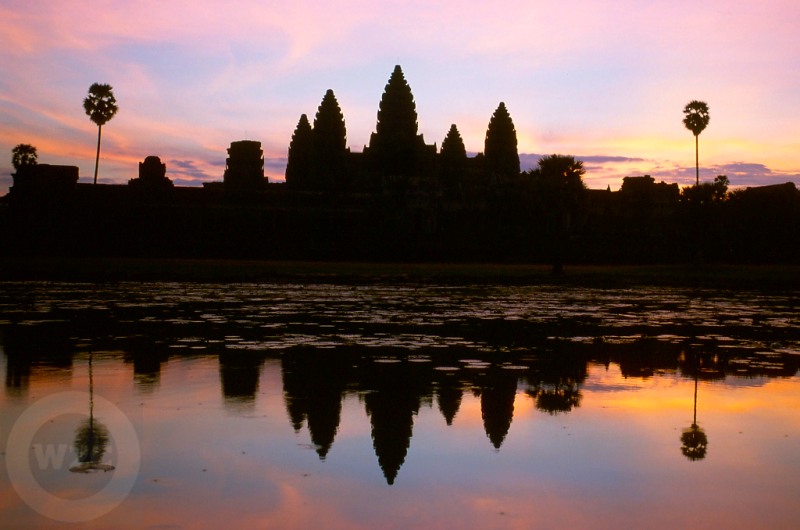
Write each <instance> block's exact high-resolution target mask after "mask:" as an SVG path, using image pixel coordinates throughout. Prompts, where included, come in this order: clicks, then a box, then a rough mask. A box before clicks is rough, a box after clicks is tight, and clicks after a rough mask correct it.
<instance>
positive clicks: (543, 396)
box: [527, 377, 583, 416]
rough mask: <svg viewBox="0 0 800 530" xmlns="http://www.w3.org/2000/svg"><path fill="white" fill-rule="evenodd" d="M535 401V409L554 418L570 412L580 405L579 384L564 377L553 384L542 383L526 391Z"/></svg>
mask: <svg viewBox="0 0 800 530" xmlns="http://www.w3.org/2000/svg"><path fill="white" fill-rule="evenodd" d="M527 394H528V395H529V396H531V397H532V398H534V399H535V400H536V408H537V409H539V410H542V411H544V412H547V413H548V414H550V415H551V416H555V415H556V414H559V413H561V412H570V411H571V410H572V409H574V408H577V407H579V406H580V404H581V398H582V397H583V396H582V395H581V392H580V384H579V383H578V382H577V381H575V380H573V379H572V378H569V377H565V378H563V379H559V380H558V381H556V382H555V383H550V384H546V383H542V384H539V385H537V386H536V387H535V388H531V389H529V390H528V391H527Z"/></svg>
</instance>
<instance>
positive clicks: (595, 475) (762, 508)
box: [0, 357, 800, 528]
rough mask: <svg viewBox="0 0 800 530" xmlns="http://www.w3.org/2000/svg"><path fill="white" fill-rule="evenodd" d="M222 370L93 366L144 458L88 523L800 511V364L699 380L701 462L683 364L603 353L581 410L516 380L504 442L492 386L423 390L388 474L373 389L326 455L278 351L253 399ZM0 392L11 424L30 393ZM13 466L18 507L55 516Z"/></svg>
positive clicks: (69, 383)
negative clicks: (229, 397) (537, 403)
mask: <svg viewBox="0 0 800 530" xmlns="http://www.w3.org/2000/svg"><path fill="white" fill-rule="evenodd" d="M218 370H219V365H218V362H217V359H216V358H215V357H196V358H172V359H171V360H170V361H169V362H167V363H166V364H164V365H162V370H161V377H160V381H159V383H158V385H157V386H156V387H155V388H153V389H151V391H149V392H146V393H143V392H140V391H139V390H137V389H136V387H135V386H134V383H133V374H132V371H131V366H130V365H124V364H122V363H121V362H119V361H115V360H113V359H105V360H103V361H102V362H98V363H97V364H95V371H94V382H95V392H97V393H98V394H99V395H103V396H105V397H107V398H109V399H111V400H112V401H114V402H115V403H118V406H119V407H120V408H121V409H122V410H124V411H125V412H126V414H128V415H129V416H130V417H131V418H132V420H133V422H134V423H135V424H136V426H137V432H139V434H140V438H141V440H140V443H141V448H142V462H141V467H140V473H139V479H138V481H137V483H136V486H135V487H134V491H133V492H132V493H131V495H130V496H129V497H128V498H127V499H126V501H125V502H124V503H123V504H122V505H121V506H120V507H119V508H117V509H116V510H115V511H113V512H111V514H109V515H108V516H105V517H104V518H101V519H99V520H97V521H94V522H93V523H92V524H89V525H88V527H92V526H93V525H94V526H98V527H107V526H115V527H116V526H118V523H123V526H124V524H128V525H130V526H133V527H144V526H148V525H153V526H164V527H170V526H173V525H174V526H191V527H199V528H219V527H232V526H235V527H255V528H259V527H268V528H276V527H280V528H311V527H315V528H316V527H325V528H376V527H382V528H387V527H388V528H391V527H397V528H401V527H402V528H410V527H423V526H424V527H442V528H444V527H448V528H450V527H460V528H490V527H495V528H496V527H503V528H554V527H559V528H562V527H598V526H599V527H609V528H611V527H638V528H642V527H647V528H675V527H684V528H685V527H724V528H753V527H770V528H780V527H789V526H790V525H791V524H792V523H793V522H794V521H796V520H797V517H798V516H800V507H798V505H797V503H796V499H795V494H796V492H797V491H798V486H800V483H798V481H799V480H800V479H798V477H799V476H800V460H798V459H797V454H798V452H797V439H798V438H799V437H800V421H799V420H798V417H800V415H798V414H797V413H798V408H800V405H798V403H797V393H798V389H799V388H800V387H798V384H799V383H800V381H799V380H798V379H797V377H793V378H782V379H769V380H764V382H763V383H764V384H763V385H760V386H750V387H740V388H735V389H734V388H732V387H731V386H729V385H727V384H725V383H724V382H714V383H707V382H702V381H701V382H700V384H699V388H698V423H699V424H700V426H701V427H702V428H703V429H704V430H705V432H706V433H707V435H708V438H709V450H708V456H707V457H706V458H705V459H704V460H702V461H699V462H689V461H688V460H686V459H685V458H684V457H683V456H682V455H681V451H680V433H681V431H682V429H685V428H687V427H688V426H689V425H690V424H691V422H692V410H693V395H694V382H693V381H692V380H691V379H685V378H679V377H677V376H676V375H674V374H664V375H659V376H655V377H651V378H648V379H640V378H627V379H624V378H623V377H622V376H621V374H620V372H619V369H618V367H617V366H616V365H614V364H611V365H610V366H609V367H608V368H606V367H605V366H603V365H590V366H589V376H588V378H587V381H586V385H585V386H584V387H583V388H582V390H581V392H582V394H583V399H582V401H581V405H580V407H579V408H576V409H574V410H573V411H572V412H570V413H566V414H558V415H549V414H547V413H545V412H542V411H539V410H537V409H536V408H535V407H534V404H533V400H532V399H531V398H530V397H528V396H527V395H526V394H525V393H524V388H525V386H524V384H520V386H519V389H518V392H517V395H516V400H515V406H514V419H513V423H512V424H511V428H510V430H509V432H508V435H507V436H506V438H505V441H504V443H503V445H502V447H501V448H500V449H499V451H496V450H495V449H494V447H493V446H492V444H491V442H490V441H489V439H488V438H487V436H486V434H485V432H484V428H483V420H482V418H481V409H480V398H479V397H476V396H474V395H473V394H472V393H471V392H465V393H464V395H463V397H462V402H461V406H460V408H459V411H458V414H457V415H456V417H455V419H454V421H453V424H452V426H450V427H448V426H446V423H445V421H444V418H443V417H442V415H441V413H440V412H439V410H438V406H437V404H436V401H435V398H434V400H433V402H432V403H426V402H424V401H423V404H422V406H421V408H420V410H419V413H418V415H416V416H415V418H414V430H413V437H412V439H411V444H410V448H409V450H408V453H407V455H406V458H405V462H404V464H403V466H402V467H401V468H400V471H399V473H398V476H397V480H396V482H395V484H394V485H393V486H387V485H386V482H385V479H384V477H383V476H382V472H381V469H380V467H379V466H378V461H377V457H376V455H375V450H374V448H373V445H372V440H371V438H370V420H369V418H368V417H367V415H366V413H365V410H364V402H363V399H362V398H359V397H358V396H356V395H354V394H347V396H346V398H345V399H344V401H343V406H342V414H341V422H340V425H339V429H338V432H337V435H336V439H335V441H334V443H333V446H332V447H331V450H330V452H329V453H328V455H327V458H326V459H325V461H321V460H320V459H319V457H318V455H317V454H316V452H315V451H314V449H313V447H312V446H311V443H310V438H309V433H308V430H307V426H305V425H304V426H303V428H302V429H301V430H300V432H299V433H295V432H294V431H293V428H292V426H291V423H290V421H289V417H288V415H287V412H286V409H285V406H284V401H283V386H282V379H281V367H280V363H279V362H278V361H271V360H268V361H266V362H265V363H264V365H263V367H262V368H261V372H260V373H261V376H260V382H259V390H258V393H257V395H256V397H255V402H254V404H253V406H252V407H250V408H247V409H240V408H231V407H229V406H228V405H227V404H226V402H225V400H224V398H223V396H222V390H221V386H220V376H219V371H218ZM54 381H56V382H55V383H54V382H50V383H48V382H47V377H46V376H45V375H43V374H40V376H38V377H37V378H34V379H33V380H32V381H31V386H30V387H29V399H30V400H34V399H36V398H37V397H40V396H42V395H46V394H49V393H52V392H55V391H59V390H63V389H66V388H73V389H81V388H83V387H84V386H85V385H86V383H87V379H86V364H85V360H81V359H77V360H76V361H75V363H74V368H73V375H72V377H71V379H68V380H64V379H61V380H57V379H56V380H54ZM0 400H2V401H0V411H2V412H0V414H2V416H0V417H1V418H2V421H3V433H4V436H5V435H6V434H5V433H7V432H8V429H9V422H10V421H11V419H12V418H13V416H14V415H16V414H19V413H20V411H21V410H23V409H24V407H25V401H24V400H23V399H22V398H13V397H8V396H5V395H4V396H3V397H0ZM112 436H113V433H112ZM9 457H11V455H6V456H5V458H9ZM2 462H4V460H3V461H2ZM0 477H2V478H1V479H0V493H2V495H0V499H1V500H0V508H2V511H3V514H4V518H5V517H6V516H7V517H9V519H5V520H9V521H11V520H14V519H15V518H19V520H20V521H22V522H29V523H31V524H40V523H46V522H47V521H43V520H41V519H38V518H36V517H35V515H33V514H32V513H30V511H29V510H27V509H26V508H25V506H24V505H21V503H20V501H19V499H18V497H17V496H16V494H15V493H14V492H13V490H11V488H10V486H9V484H8V483H7V482H6V481H7V479H6V474H5V472H2V473H0Z"/></svg>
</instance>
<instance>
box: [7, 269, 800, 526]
mask: <svg viewBox="0 0 800 530" xmlns="http://www.w3.org/2000/svg"><path fill="white" fill-rule="evenodd" d="M798 300H799V298H798V295H797V293H795V292H759V291H747V292H740V291H720V290H702V289H681V288H637V289H588V288H578V287H557V286H555V287H554V286H502V285H471V286H462V287H458V286H452V285H429V284H411V283H405V284H372V285H335V284H296V285H293V284H196V283H114V284H111V283H109V284H101V285H92V284H69V283H44V282H42V283H35V282H34V283H30V282H20V283H2V284H0V344H1V345H2V351H1V352H0V371H2V377H3V379H2V380H3V381H4V391H3V392H2V393H0V451H2V455H0V468H2V469H0V492H1V493H0V515H2V517H0V521H1V522H0V526H3V527H5V526H8V527H14V528H17V527H23V528H24V527H30V528H42V527H45V528H47V527H53V528H58V527H64V526H69V527H80V528H108V527H114V528H120V527H122V528H125V527H128V528H148V527H152V528H184V527H185V528H222V527H228V528H245V527H253V528H348V529H350V528H365V529H366V528H520V529H522V528H525V529H528V528H544V529H549V528H620V527H624V528H748V529H749V528H796V527H797V522H798V521H800V503H798V502H797V496H798V493H800V414H798V412H799V411H800V376H798V370H799V369H800V316H798V315H799V314H800V313H799V312H798Z"/></svg>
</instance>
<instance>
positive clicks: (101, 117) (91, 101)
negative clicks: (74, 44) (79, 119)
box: [83, 83, 119, 184]
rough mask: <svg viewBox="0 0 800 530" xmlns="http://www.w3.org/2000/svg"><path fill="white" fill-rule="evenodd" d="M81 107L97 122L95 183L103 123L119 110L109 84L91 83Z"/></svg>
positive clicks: (95, 180)
mask: <svg viewBox="0 0 800 530" xmlns="http://www.w3.org/2000/svg"><path fill="white" fill-rule="evenodd" d="M83 109H84V110H85V111H86V114H87V115H88V116H89V119H91V120H92V121H93V122H94V123H96V124H97V157H96V158H95V161H94V183H95V184H97V168H98V166H99V164H100V135H101V133H102V130H103V125H105V124H106V123H108V121H109V120H110V119H111V118H113V117H114V115H115V114H116V113H117V111H118V110H119V107H117V100H116V98H114V92H113V91H112V88H111V85H106V84H101V83H93V84H92V86H90V87H89V94H88V95H87V96H86V99H84V100H83Z"/></svg>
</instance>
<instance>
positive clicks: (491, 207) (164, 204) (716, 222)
mask: <svg viewBox="0 0 800 530" xmlns="http://www.w3.org/2000/svg"><path fill="white" fill-rule="evenodd" d="M346 138H347V137H346V126H345V120H344V116H343V114H342V111H341V109H340V107H339V104H338V102H337V100H336V96H335V94H334V92H333V90H328V91H327V92H326V93H325V94H324V96H323V98H322V101H321V103H320V105H319V108H318V110H317V113H316V115H315V117H314V119H313V123H312V122H311V121H310V120H309V118H308V115H307V114H301V116H300V118H299V120H298V124H297V127H296V129H295V131H294V133H293V135H292V138H291V140H290V142H289V146H288V160H287V167H286V174H285V182H270V180H269V177H268V176H266V175H265V174H264V156H263V151H262V149H261V143H260V142H258V141H253V140H242V141H235V142H232V143H231V144H230V147H229V149H228V153H227V158H226V164H225V170H224V175H223V178H222V181H218V182H206V183H203V186H202V187H184V186H176V185H174V184H173V182H172V181H171V179H170V178H169V176H168V168H167V167H166V165H165V164H164V163H163V162H162V161H161V159H160V158H159V157H158V156H155V155H152V156H147V157H145V158H144V160H143V161H142V162H140V163H139V168H138V176H137V177H136V178H132V179H130V180H129V182H128V183H127V184H121V185H109V184H97V185H92V184H83V183H79V182H78V168H77V167H73V166H55V165H48V164H31V165H25V166H22V167H19V168H18V169H17V171H16V173H15V174H13V186H12V187H11V189H10V191H9V193H8V195H6V196H5V197H3V198H2V200H0V227H1V228H2V231H0V233H2V236H0V237H2V239H0V245H2V247H3V248H4V249H6V250H7V253H8V254H9V255H26V256H27V255H34V256H36V255H42V256H47V255H62V256H77V257H85V256H123V257H125V256H130V257H203V258H205V257H208V258H219V257H224V258H260V259H314V260H320V259H330V260H345V259H346V260H377V261H383V260H400V261H491V262H539V263H550V262H558V263H560V262H562V261H568V262H573V263H682V262H696V261H698V260H703V261H719V262H733V263H775V262H795V263H796V262H798V261H800V245H797V244H796V242H797V241H798V240H799V239H800V191H798V190H797V188H796V186H795V185H794V184H793V183H787V184H781V185H772V186H762V187H756V188H747V189H739V190H734V191H732V192H728V190H727V187H728V181H727V178H726V177H723V176H720V177H717V179H715V180H714V182H713V183H711V182H706V183H702V184H698V185H697V186H692V187H688V188H684V189H682V190H681V189H680V188H679V187H678V185H677V184H667V183H664V182H660V183H657V182H655V180H654V179H653V178H652V177H650V176H648V175H644V176H628V177H625V178H624V179H623V183H622V187H621V189H620V190H619V191H615V192H612V191H611V190H610V189H607V190H590V189H585V186H583V185H582V184H580V185H579V186H578V187H577V188H567V187H566V186H564V185H563V184H562V183H560V182H559V177H558V175H556V176H555V177H552V176H550V177H547V178H545V175H543V174H540V173H537V171H536V170H531V171H525V172H521V171H520V162H519V155H518V152H517V136H516V129H515V127H514V123H513V120H512V118H511V115H510V113H509V109H507V108H506V106H505V104H504V103H502V102H501V103H499V104H498V106H497V108H496V110H495V111H494V113H493V115H492V116H491V117H490V119H489V123H488V126H487V131H486V139H485V144H484V151H483V152H481V153H478V154H477V155H475V156H468V155H467V152H466V150H465V147H464V142H463V140H462V139H461V136H460V133H459V132H458V127H457V125H456V124H452V125H451V127H450V129H449V131H448V133H447V135H446V137H445V138H444V139H443V140H442V142H441V148H438V147H437V144H436V143H433V144H429V143H427V142H426V140H425V139H424V138H423V136H422V135H421V134H419V131H418V120H417V113H416V105H415V102H414V97H413V94H412V92H411V88H410V86H409V84H408V83H407V81H406V79H405V77H404V75H403V72H402V69H401V68H400V66H399V65H398V66H395V68H394V70H393V72H392V73H391V76H390V78H389V80H388V82H387V84H386V87H385V90H384V92H383V95H382V97H381V99H380V103H379V109H378V113H377V123H376V128H375V132H374V133H372V134H371V136H370V140H369V144H368V145H365V146H364V148H363V150H362V151H361V152H352V151H351V150H350V149H349V148H347V147H346V143H347V142H346Z"/></svg>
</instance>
